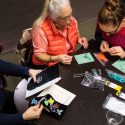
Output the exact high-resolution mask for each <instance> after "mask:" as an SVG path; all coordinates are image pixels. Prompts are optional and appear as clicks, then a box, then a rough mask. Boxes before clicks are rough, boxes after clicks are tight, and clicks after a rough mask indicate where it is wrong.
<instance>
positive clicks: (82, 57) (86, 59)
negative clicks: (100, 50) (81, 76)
mask: <svg viewBox="0 0 125 125" xmlns="http://www.w3.org/2000/svg"><path fill="white" fill-rule="evenodd" d="M74 57H75V59H76V61H77V63H78V64H84V63H90V62H94V58H93V57H92V55H91V54H90V53H84V54H79V55H75V56H74Z"/></svg>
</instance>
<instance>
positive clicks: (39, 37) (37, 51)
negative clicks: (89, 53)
mask: <svg viewBox="0 0 125 125" xmlns="http://www.w3.org/2000/svg"><path fill="white" fill-rule="evenodd" d="M44 10H46V12H45V11H44V12H43V13H42V15H41V16H40V17H39V18H38V19H37V20H36V21H35V22H34V24H33V30H32V41H33V47H34V54H33V63H34V64H35V65H46V66H51V65H53V64H55V63H57V62H60V63H63V64H70V63H71V61H72V56H70V55H71V54H72V53H73V52H74V50H75V47H76V43H77V42H78V43H79V44H81V45H82V46H83V47H84V48H87V47H88V42H87V39H86V38H85V37H83V38H80V36H79V32H78V25H77V21H76V20H75V18H74V17H73V16H72V8H71V5H70V1H69V0H50V1H49V0H46V4H45V8H44Z"/></svg>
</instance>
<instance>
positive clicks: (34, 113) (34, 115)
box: [22, 104, 43, 121]
mask: <svg viewBox="0 0 125 125" xmlns="http://www.w3.org/2000/svg"><path fill="white" fill-rule="evenodd" d="M42 110H43V105H41V104H37V105H35V106H31V107H30V108H28V109H27V110H26V111H25V112H24V113H23V116H22V117H23V119H24V120H26V121H28V120H33V119H38V118H39V117H40V115H41V112H42Z"/></svg>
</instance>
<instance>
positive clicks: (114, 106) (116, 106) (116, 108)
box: [105, 96, 125, 116]
mask: <svg viewBox="0 0 125 125" xmlns="http://www.w3.org/2000/svg"><path fill="white" fill-rule="evenodd" d="M105 108H106V109H109V110H110V111H113V112H115V113H118V114H121V115H123V116H125V102H124V101H122V100H120V99H117V98H116V97H113V96H112V97H110V99H109V100H108V102H107V103H106V105H105Z"/></svg>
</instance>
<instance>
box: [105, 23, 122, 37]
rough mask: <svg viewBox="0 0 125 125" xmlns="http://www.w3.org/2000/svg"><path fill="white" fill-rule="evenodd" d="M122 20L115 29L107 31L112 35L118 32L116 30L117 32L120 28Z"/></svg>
mask: <svg viewBox="0 0 125 125" xmlns="http://www.w3.org/2000/svg"><path fill="white" fill-rule="evenodd" d="M121 22H122V21H121ZM121 22H120V23H119V24H118V26H117V28H116V29H115V30H114V31H112V32H106V33H108V34H110V35H114V34H116V32H117V30H118V28H119V26H120V24H121Z"/></svg>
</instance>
